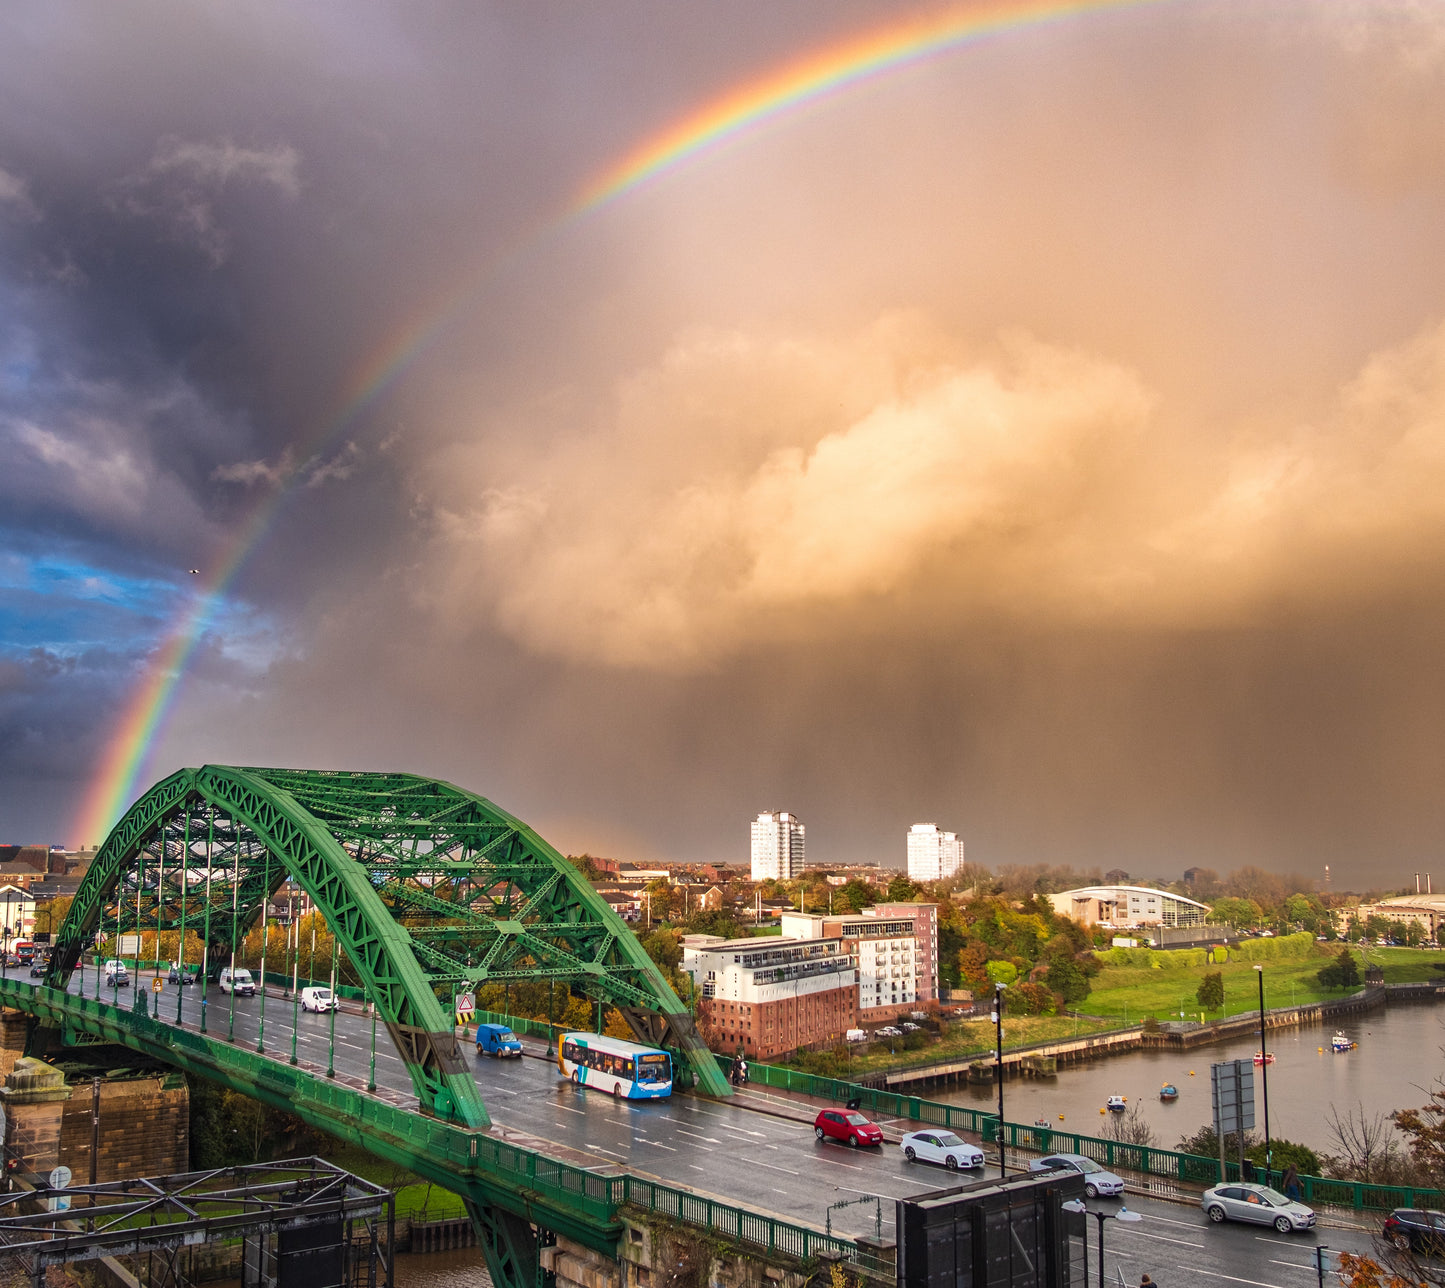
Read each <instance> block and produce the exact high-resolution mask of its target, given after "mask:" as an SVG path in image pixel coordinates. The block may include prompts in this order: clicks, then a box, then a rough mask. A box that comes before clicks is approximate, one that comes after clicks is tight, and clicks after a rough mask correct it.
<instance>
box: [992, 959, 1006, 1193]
mask: <svg viewBox="0 0 1445 1288" xmlns="http://www.w3.org/2000/svg"><path fill="white" fill-rule="evenodd" d="M1004 987H1005V985H1003V984H999V983H995V984H994V986H993V1015H992V1016H991V1017H990V1018H991V1019H992V1020H993V1027H994V1043H995V1048H994V1076H995V1077H996V1078H997V1079H998V1174H999V1176H1000V1178H1002V1177H1005V1176H1007V1175H1008V1173H1007V1171H1006V1170H1005V1169H1004V1150H1003V990H1004Z"/></svg>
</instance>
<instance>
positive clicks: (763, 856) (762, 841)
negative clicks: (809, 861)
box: [752, 810, 803, 881]
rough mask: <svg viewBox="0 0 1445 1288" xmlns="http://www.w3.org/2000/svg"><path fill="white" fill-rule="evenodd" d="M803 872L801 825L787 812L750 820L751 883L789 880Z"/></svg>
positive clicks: (765, 814)
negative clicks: (751, 839)
mask: <svg viewBox="0 0 1445 1288" xmlns="http://www.w3.org/2000/svg"><path fill="white" fill-rule="evenodd" d="M802 870H803V825H802V824H801V823H800V822H798V817H797V815H796V814H789V813H788V811H787V810H777V811H774V812H769V813H764V814H759V815H758V816H757V818H755V819H754V820H753V874H752V875H753V880H754V881H766V880H768V878H770V877H771V878H773V879H774V880H777V881H791V880H792V879H793V877H795V876H797V875H798V873H800V872H802Z"/></svg>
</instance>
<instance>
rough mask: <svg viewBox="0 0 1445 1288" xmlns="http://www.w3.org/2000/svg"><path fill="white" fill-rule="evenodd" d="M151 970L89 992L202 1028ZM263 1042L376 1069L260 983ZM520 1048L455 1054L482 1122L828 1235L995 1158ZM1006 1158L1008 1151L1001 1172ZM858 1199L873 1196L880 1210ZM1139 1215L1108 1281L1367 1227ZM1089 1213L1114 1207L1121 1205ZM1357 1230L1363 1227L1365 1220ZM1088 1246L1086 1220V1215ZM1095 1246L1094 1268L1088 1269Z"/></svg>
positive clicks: (401, 1098)
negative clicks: (654, 1084) (623, 1085)
mask: <svg viewBox="0 0 1445 1288" xmlns="http://www.w3.org/2000/svg"><path fill="white" fill-rule="evenodd" d="M151 980H152V976H151V973H150V972H148V971H147V972H143V973H142V974H141V975H140V976H139V977H138V978H137V979H136V980H135V986H134V988H125V989H112V988H110V987H106V986H104V985H103V984H101V985H100V996H101V998H102V1000H105V1001H111V1002H115V1003H116V1004H119V1005H121V1006H126V1005H133V1004H134V996H133V994H134V992H135V991H136V989H138V990H139V991H140V992H142V993H144V994H145V995H146V997H147V1000H148V1001H149V1002H151V1004H152V1006H153V1007H154V1006H155V1004H156V1002H157V1001H158V1003H159V1016H160V1018H161V1019H162V1020H164V1021H167V1022H174V1021H175V1017H176V1004H177V996H176V995H177V993H178V992H179V993H181V994H183V998H182V1000H181V1007H182V1010H181V1017H182V1023H183V1024H184V1025H185V1026H186V1027H188V1028H198V1027H199V1024H200V1012H201V1006H200V1000H201V999H200V988H199V987H198V986H188V987H186V988H184V989H181V988H178V987H177V986H174V985H169V984H168V985H166V986H165V987H164V990H163V991H162V992H161V993H159V994H157V995H154V996H152V994H151V992H150V986H151ZM97 984H98V981H97V976H96V972H95V969H94V968H93V967H91V968H87V970H86V972H85V975H84V978H83V980H82V976H81V973H80V972H79V971H77V972H76V974H75V976H74V977H73V978H72V981H71V986H70V991H71V992H73V993H79V992H81V991H82V989H83V991H84V992H85V994H86V995H87V996H91V997H94V996H96V989H97ZM207 1001H208V1005H207V1008H206V1009H207V1019H206V1027H207V1031H208V1033H209V1034H210V1035H211V1036H212V1037H214V1038H221V1039H224V1038H226V1037H227V1035H228V1034H231V1033H234V1039H235V1041H236V1043H237V1044H238V1045H244V1046H245V1047H247V1048H248V1049H250V1050H253V1051H254V1050H255V1049H256V1045H257V1042H258V1040H259V1035H260V1030H261V1014H262V1007H261V1001H262V999H261V998H260V997H254V998H236V999H234V1003H233V1000H232V998H231V997H230V996H229V995H226V994H222V993H220V992H219V991H217V990H215V989H214V988H212V989H208V990H207ZM264 1036H265V1048H266V1053H267V1054H268V1055H270V1056H272V1057H273V1058H275V1059H277V1060H279V1061H281V1062H283V1063H284V1062H287V1061H289V1060H290V1058H291V1052H292V1046H293V1037H294V1044H295V1050H296V1055H297V1060H298V1062H300V1063H302V1064H305V1065H307V1066H309V1067H310V1068H311V1069H312V1070H313V1071H316V1072H318V1073H320V1074H322V1075H324V1074H325V1073H326V1071H327V1068H328V1064H329V1062H331V1067H334V1069H335V1071H336V1074H337V1075H338V1076H339V1077H341V1078H343V1079H344V1080H345V1081H346V1082H348V1083H349V1084H351V1085H353V1086H355V1085H358V1084H360V1085H362V1086H364V1085H365V1084H366V1082H367V1081H368V1079H369V1076H370V1071H371V1068H372V1059H373V1046H372V1022H371V1019H370V1017H369V1016H367V1015H365V1014H360V1013H358V1012H357V1011H355V1010H351V1009H347V1010H342V1011H340V1012H338V1013H337V1015H336V1023H335V1040H334V1047H333V1045H332V1024H331V1017H330V1016H328V1015H318V1014H308V1013H306V1012H302V1011H299V1010H298V1008H297V1007H296V1006H295V1004H294V1002H293V1000H292V998H291V997H289V996H286V997H283V996H282V995H281V993H280V990H279V989H276V988H275V987H274V986H272V988H271V990H270V992H269V995H268V996H267V997H266V999H265V1035H264ZM523 1041H524V1044H525V1045H526V1046H527V1047H528V1049H529V1055H528V1056H527V1057H526V1058H524V1059H521V1060H495V1059H491V1058H489V1057H486V1056H480V1057H479V1056H476V1055H475V1054H474V1053H473V1052H472V1050H471V1048H470V1047H469V1046H465V1047H464V1048H463V1049H464V1051H465V1053H466V1060H467V1063H468V1064H469V1065H470V1066H471V1068H472V1072H473V1076H474V1077H475V1078H476V1081H477V1085H478V1087H479V1089H480V1091H481V1094H482V1098H483V1100H484V1101H485V1102H486V1104H487V1107H488V1109H489V1111H490V1112H491V1115H492V1118H493V1122H494V1130H498V1131H503V1132H511V1133H519V1134H522V1135H524V1136H526V1137H531V1138H534V1139H535V1140H536V1141H538V1142H546V1144H547V1145H549V1146H551V1147H552V1148H551V1149H549V1152H552V1153H554V1154H555V1155H556V1156H558V1157H562V1158H566V1159H568V1160H570V1161H574V1162H580V1163H582V1164H583V1165H585V1166H588V1167H590V1168H591V1169H593V1170H595V1171H597V1172H599V1173H601V1174H606V1173H608V1172H611V1171H615V1170H628V1171H632V1172H636V1173H642V1174H645V1175H650V1176H653V1177H656V1178H658V1179H660V1180H663V1181H665V1182H667V1183H669V1184H672V1185H679V1186H685V1187H687V1188H690V1189H694V1190H696V1191H698V1192H699V1193H703V1194H706V1195H709V1196H711V1197H714V1198H717V1199H720V1200H721V1201H723V1202H725V1203H733V1204H738V1205H742V1206H746V1207H749V1208H752V1209H760V1210H764V1211H767V1212H771V1213H773V1214H775V1215H777V1216H780V1217H783V1218H786V1219H788V1220H793V1221H801V1222H806V1223H808V1224H811V1225H814V1226H818V1227H823V1226H825V1225H826V1224H828V1223H829V1222H830V1220H831V1225H832V1228H833V1230H834V1232H835V1233H844V1234H847V1235H849V1236H857V1235H864V1234H871V1233H873V1232H874V1229H875V1214H876V1213H877V1212H879V1211H881V1213H882V1222H883V1233H884V1234H885V1235H887V1236H889V1237H891V1235H892V1224H893V1200H894V1199H897V1198H903V1197H907V1196H909V1195H913V1194H918V1193H920V1192H922V1191H926V1190H931V1189H938V1188H942V1187H944V1186H948V1185H951V1184H957V1183H960V1182H961V1181H967V1180H969V1179H984V1178H986V1177H996V1176H997V1175H998V1169H997V1163H996V1159H995V1160H994V1161H993V1162H992V1163H991V1165H990V1166H988V1167H986V1168H983V1169H979V1170H977V1171H975V1172H972V1173H962V1174H960V1173H950V1172H947V1171H945V1170H944V1169H942V1168H936V1167H932V1166H930V1165H927V1164H909V1163H908V1162H907V1161H906V1160H905V1159H904V1158H903V1156H902V1152H901V1151H900V1150H899V1149H898V1147H897V1144H896V1142H897V1140H898V1138H899V1136H900V1135H901V1134H902V1133H903V1132H905V1131H908V1130H910V1129H911V1128H912V1127H913V1126H916V1124H912V1123H908V1122H906V1121H903V1120H889V1119H886V1118H884V1119H880V1120H879V1121H880V1125H881V1126H882V1127H883V1129H884V1132H885V1135H886V1136H887V1141H886V1143H885V1144H884V1146H883V1148H882V1149H881V1150H852V1149H848V1148H847V1147H845V1146H841V1145H836V1144H831V1143H821V1142H818V1141H817V1140H815V1139H814V1136H813V1132H812V1126H811V1123H812V1117H813V1114H814V1113H815V1112H816V1109H817V1107H818V1103H821V1102H817V1103H809V1102H808V1101H807V1099H806V1098H804V1097H794V1096H785V1095H782V1094H781V1093H779V1092H776V1091H768V1092H764V1091H762V1090H761V1089H752V1088H750V1089H748V1090H747V1091H745V1092H743V1093H742V1094H741V1095H738V1096H736V1097H734V1098H733V1099H732V1100H731V1101H716V1100H710V1099H704V1098H702V1097H699V1096H693V1095H680V1096H674V1097H672V1098H670V1099H669V1100H665V1101H627V1100H614V1099H613V1098H612V1097H611V1096H607V1095H603V1094H601V1093H598V1092H596V1091H588V1090H586V1089H585V1088H580V1087H576V1086H574V1085H573V1084H572V1083H571V1082H568V1081H566V1080H564V1079H563V1078H561V1077H560V1076H559V1075H558V1072H557V1067H556V1064H555V1063H554V1062H552V1061H551V1060H550V1059H547V1058H545V1055H544V1048H543V1044H542V1043H541V1042H539V1041H536V1040H533V1039H524V1040H523ZM374 1058H375V1071H376V1075H375V1076H376V1083H377V1091H378V1094H380V1095H382V1096H384V1097H385V1098H386V1099H387V1100H389V1101H391V1102H392V1103H395V1104H399V1105H405V1106H408V1107H412V1108H415V1106H416V1103H417V1102H416V1098H415V1096H414V1094H413V1092H412V1089H411V1083H410V1079H409V1078H408V1075H407V1071H406V1066H405V1064H404V1063H403V1061H402V1060H401V1058H400V1057H399V1056H398V1055H397V1053H396V1052H395V1051H394V1050H393V1049H392V1047H391V1044H390V1041H389V1039H388V1035H387V1032H386V1029H385V1028H384V1027H381V1026H378V1028H377V1038H376V1045H375V1055H374ZM1013 1161H1014V1160H1013V1159H1010V1164H1011V1166H1012V1164H1013ZM869 1200H878V1202H877V1203H875V1202H870V1201H869ZM1127 1203H1128V1206H1129V1208H1130V1209H1131V1210H1133V1211H1137V1212H1140V1213H1142V1214H1143V1215H1144V1216H1145V1218H1146V1219H1145V1220H1144V1221H1141V1222H1139V1223H1138V1224H1121V1223H1118V1222H1114V1221H1106V1222H1105V1246H1106V1253H1107V1262H1108V1267H1109V1276H1110V1278H1111V1279H1112V1278H1114V1276H1115V1269H1114V1268H1115V1266H1116V1264H1117V1265H1118V1266H1119V1267H1120V1268H1121V1269H1122V1271H1123V1274H1124V1277H1125V1281H1126V1282H1130V1281H1132V1282H1134V1283H1137V1282H1138V1279H1139V1276H1140V1274H1142V1273H1143V1272H1145V1271H1147V1272H1148V1273H1149V1274H1150V1275H1152V1276H1153V1277H1154V1278H1155V1279H1157V1280H1160V1281H1161V1282H1164V1283H1167V1284H1169V1285H1170V1288H1176V1286H1177V1285H1179V1284H1199V1285H1205V1284H1207V1285H1215V1286H1217V1288H1228V1285H1231V1284H1235V1285H1259V1286H1260V1288H1310V1286H1311V1285H1314V1284H1315V1283H1316V1274H1315V1270H1314V1264H1313V1252H1314V1248H1315V1246H1316V1244H1318V1243H1323V1244H1326V1245H1328V1247H1329V1248H1330V1249H1331V1250H1332V1251H1335V1252H1338V1251H1350V1252H1369V1251H1370V1250H1371V1233H1370V1231H1369V1230H1366V1229H1351V1228H1343V1227H1332V1226H1322V1227H1320V1229H1319V1230H1318V1232H1317V1233H1315V1234H1306V1235H1294V1236H1282V1235H1279V1234H1276V1233H1275V1232H1273V1231H1272V1230H1265V1229H1256V1228H1254V1227H1249V1226H1233V1225H1226V1226H1217V1227H1216V1226H1211V1225H1210V1224H1209V1222H1208V1221H1207V1220H1206V1218H1205V1216H1204V1214H1203V1212H1202V1211H1201V1210H1200V1209H1199V1207H1198V1206H1197V1205H1195V1204H1190V1203H1177V1202H1171V1201H1165V1200H1162V1199H1159V1198H1156V1197H1151V1196H1147V1195H1144V1194H1130V1195H1129V1196H1128V1198H1127ZM1097 1206H1098V1207H1100V1208H1102V1209H1104V1210H1106V1211H1112V1210H1117V1208H1118V1207H1119V1206H1120V1205H1119V1204H1118V1203H1117V1202H1113V1201H1108V1200H1099V1201H1098V1203H1097ZM1360 1224H1361V1225H1364V1224H1372V1222H1371V1219H1370V1218H1365V1219H1364V1220H1363V1221H1361V1222H1360ZM1089 1227H1090V1234H1089V1237H1090V1239H1091V1241H1092V1239H1093V1238H1094V1237H1095V1231H1096V1229H1097V1226H1096V1223H1095V1222H1093V1221H1090V1222H1089ZM1095 1255H1096V1254H1095V1253H1094V1252H1092V1251H1091V1254H1090V1258H1091V1259H1090V1265H1091V1268H1092V1266H1094V1265H1095V1264H1097V1263H1096V1262H1095V1261H1094V1259H1093V1258H1094V1256H1095Z"/></svg>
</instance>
